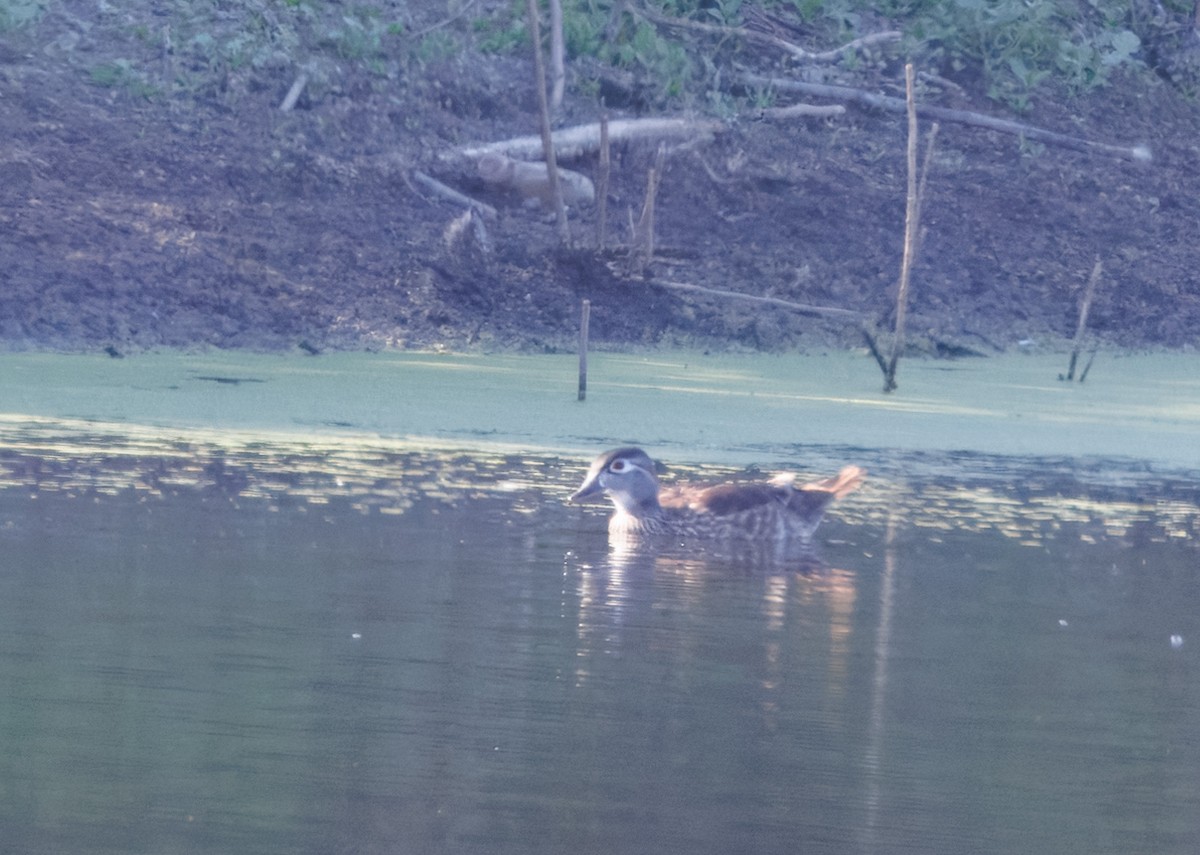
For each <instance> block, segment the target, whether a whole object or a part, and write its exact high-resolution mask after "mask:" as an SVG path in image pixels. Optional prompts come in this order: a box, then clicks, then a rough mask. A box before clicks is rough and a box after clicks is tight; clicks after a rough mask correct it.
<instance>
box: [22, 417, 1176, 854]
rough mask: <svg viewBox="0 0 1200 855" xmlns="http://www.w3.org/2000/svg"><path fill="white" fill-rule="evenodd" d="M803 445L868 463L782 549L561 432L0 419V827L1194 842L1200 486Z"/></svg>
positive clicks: (244, 845)
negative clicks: (535, 440)
mask: <svg viewBox="0 0 1200 855" xmlns="http://www.w3.org/2000/svg"><path fill="white" fill-rule="evenodd" d="M796 456H797V458H798V459H805V458H806V457H808V456H810V455H809V454H808V453H807V450H797V455H796ZM812 456H815V457H817V458H821V457H822V456H827V457H829V458H831V459H832V458H836V457H839V456H840V457H843V458H845V457H847V456H853V459H855V460H857V461H858V462H862V463H864V464H865V465H867V466H868V468H870V469H871V470H872V472H873V473H874V474H873V477H872V480H871V481H870V482H869V484H868V485H867V487H865V488H864V489H863V491H862V492H861V493H859V494H856V495H855V496H854V497H852V498H851V499H849V500H847V501H846V502H845V503H843V504H842V505H840V506H839V507H838V508H837V509H836V510H835V511H834V512H833V513H831V515H830V519H829V520H828V522H827V523H826V525H825V526H824V527H823V528H822V529H821V533H820V537H821V540H822V545H821V552H820V555H819V557H818V559H817V560H812V559H811V557H810V556H809V557H805V558H804V560H802V561H799V562H795V561H792V560H791V559H789V560H787V561H783V562H780V561H777V560H775V558H774V557H773V556H763V555H754V554H749V555H747V554H745V553H742V552H730V553H726V554H722V553H721V552H720V551H711V550H704V551H701V550H696V549H692V548H679V549H674V548H672V549H665V550H659V551H656V552H646V551H633V552H629V551H621V550H618V549H613V548H610V545H609V543H608V541H607V537H606V535H605V534H604V533H603V531H604V520H605V511H603V510H602V509H600V508H588V509H579V508H573V507H567V506H566V505H565V504H564V503H563V500H564V499H565V497H566V495H568V494H569V493H570V491H571V490H572V489H573V488H574V486H576V483H577V481H578V480H579V478H580V477H581V476H582V473H583V469H584V463H583V462H581V461H576V460H561V459H556V458H549V457H538V456H524V455H507V454H464V453H461V452H459V453H439V452H433V451H421V452H413V453H401V452H396V451H394V450H392V451H389V450H381V449H378V448H372V447H370V446H369V445H366V444H356V443H341V444H337V443H326V444H317V443H301V442H282V441H281V442H265V441H261V440H255V439H248V440H246V441H242V442H233V441H225V442H215V441H211V442H199V441H198V442H195V443H178V442H177V443H174V444H167V445H164V444H163V443H161V442H160V441H158V440H155V439H153V438H143V439H139V438H137V437H136V436H127V437H122V438H118V437H114V436H111V435H109V436H103V437H100V436H88V435H86V434H81V433H78V432H76V433H73V434H70V435H66V434H62V435H58V434H54V433H53V431H49V430H47V429H45V428H30V429H28V430H27V431H24V432H21V431H14V432H11V433H10V435H8V436H6V437H5V442H4V445H3V446H0V538H3V549H4V553H5V556H6V557H5V562H4V564H5V567H4V573H3V575H2V576H0V627H3V630H2V631H3V638H4V644H3V647H2V648H0V679H2V680H3V684H4V685H5V687H6V690H5V692H4V696H3V698H2V699H0V718H2V719H3V721H4V723H5V733H6V739H5V740H4V743H3V747H0V778H2V779H3V780H4V781H5V782H6V786H5V788H4V791H3V795H2V796H0V826H2V827H3V828H4V829H5V832H4V833H5V839H6V843H7V845H8V846H9V847H11V848H12V849H13V851H22V852H41V851H47V852H48V851H89V852H105V853H107V852H112V853H117V852H122V853H124V852H131V851H163V852H168V851H186V852H208V851H211V852H229V851H247V852H251V851H252V852H261V853H270V852H288V853H295V852H314V853H316V852H361V853H370V852H396V851H407V852H416V851H453V852H481V853H482V852H488V853H509V852H511V853H518V852H520V853H529V852H547V853H549V852H554V853H560V852H616V851H654V852H668V853H669V852H680V853H684V852H686V853H705V852H712V853H731V852H751V851H752V852H759V853H772V852H789V853H791V852H795V851H805V852H830V853H833V852H838V853H841V852H847V851H859V852H894V851H904V850H911V851H921V852H932V853H940V852H945V853H961V852H964V851H972V852H974V851H997V852H1001V851H1023V852H1039V851H1055V852H1064V851H1065V852H1087V853H1109V852H1111V853H1126V852H1130V851H1154V852H1158V853H1174V852H1178V853H1184V852H1189V853H1190V852H1194V851H1196V847H1197V845H1200V817H1198V815H1197V814H1196V811H1195V809H1194V808H1195V805H1196V804H1197V802H1198V801H1200V779H1198V778H1197V776H1196V774H1195V769H1196V768H1200V748H1197V745H1196V740H1195V738H1194V735H1195V733H1196V732H1197V730H1198V728H1200V680H1198V679H1197V677H1198V676H1200V675H1198V673H1197V671H1198V669H1197V658H1196V651H1197V649H1200V627H1198V626H1197V623H1198V621H1200V617H1198V615H1200V609H1198V608H1197V606H1198V605H1200V591H1198V587H1197V585H1198V582H1200V580H1198V579H1197V565H1198V563H1200V562H1198V561H1197V559H1198V557H1200V553H1198V551H1197V543H1198V541H1200V530H1198V525H1200V522H1198V519H1200V514H1198V509H1197V495H1196V492H1195V489H1196V488H1195V486H1194V484H1195V481H1194V480H1190V479H1189V478H1188V477H1185V476H1183V475H1157V474H1154V473H1147V472H1145V471H1139V470H1138V469H1137V468H1136V467H1135V466H1133V465H1125V466H1124V468H1123V467H1122V465H1119V464H1115V463H1111V462H1108V463H1104V464H1102V463H1101V462H1099V461H1093V462H1088V461H1083V462H1075V463H1073V462H1072V461H1067V460H1056V461H1048V460H1035V461H1014V460H1011V459H1008V460H1005V459H1002V458H981V457H974V458H969V459H962V458H954V457H949V456H941V457H938V456H926V457H925V458H923V459H920V460H916V459H911V458H910V459H896V458H882V457H879V456H878V455H872V454H870V453H868V452H853V453H852V452H849V451H846V450H839V449H820V450H815V451H814V452H813V455H812ZM675 474H676V475H678V476H680V477H700V478H709V477H711V478H716V477H720V476H723V475H726V474H729V473H728V472H727V471H719V470H715V469H679V470H677V472H676V473H675Z"/></svg>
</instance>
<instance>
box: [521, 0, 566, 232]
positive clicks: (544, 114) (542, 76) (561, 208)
mask: <svg viewBox="0 0 1200 855" xmlns="http://www.w3.org/2000/svg"><path fill="white" fill-rule="evenodd" d="M528 11H529V37H530V40H531V41H532V42H533V74H534V84H535V85H536V87H537V96H538V112H539V113H540V114H541V120H542V155H543V157H545V159H546V171H547V173H548V175H549V177H550V197H551V199H552V200H553V205H554V217H555V219H556V220H557V221H558V242H559V244H561V245H562V246H566V245H567V244H569V243H570V242H571V232H570V229H569V227H568V226H567V206H566V205H565V204H563V197H562V188H561V187H560V186H559V183H558V161H557V160H556V158H555V156H554V141H553V138H552V136H551V134H550V104H549V102H548V101H547V99H546V68H545V65H544V64H543V63H542V37H541V29H540V27H539V26H538V10H537V0H529V3H528Z"/></svg>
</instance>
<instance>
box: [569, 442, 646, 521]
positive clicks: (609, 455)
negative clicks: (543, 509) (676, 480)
mask: <svg viewBox="0 0 1200 855" xmlns="http://www.w3.org/2000/svg"><path fill="white" fill-rule="evenodd" d="M657 470H658V464H657V463H655V462H654V461H653V460H651V459H650V455H648V454H646V452H644V451H642V450H641V449H640V448H632V447H630V448H617V449H614V450H613V451H609V452H606V453H604V454H601V455H600V456H599V457H597V458H596V460H595V461H594V462H593V463H592V467H591V468H590V469H589V470H588V474H587V477H586V478H584V479H583V485H582V486H581V487H580V488H579V489H578V490H576V491H575V492H574V493H573V494H572V495H571V498H570V499H568V500H567V501H569V502H579V501H582V500H584V499H589V498H592V497H593V496H598V495H600V494H601V493H607V494H608V497H609V498H610V499H612V501H613V504H614V505H616V506H617V507H618V508H619V509H621V510H622V511H625V512H626V513H630V514H635V515H638V514H644V513H645V512H646V511H648V510H651V511H652V510H657V509H658V476H657V475H656V474H655V473H656V472H657Z"/></svg>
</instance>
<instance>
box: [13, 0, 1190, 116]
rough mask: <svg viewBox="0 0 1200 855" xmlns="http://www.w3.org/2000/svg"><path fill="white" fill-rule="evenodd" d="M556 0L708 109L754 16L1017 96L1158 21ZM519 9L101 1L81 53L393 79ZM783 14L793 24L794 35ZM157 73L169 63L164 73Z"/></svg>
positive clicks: (105, 76)
mask: <svg viewBox="0 0 1200 855" xmlns="http://www.w3.org/2000/svg"><path fill="white" fill-rule="evenodd" d="M49 2H50V0H0V30H11V29H15V28H26V29H28V28H29V27H30V25H36V22H37V21H38V20H39V19H40V18H41V17H42V12H43V10H44V9H45V8H46V6H47V4H48V3H49ZM1167 3H1168V9H1170V10H1172V11H1171V14H1175V15H1177V16H1180V17H1187V16H1188V15H1189V10H1188V9H1183V8H1182V6H1180V4H1185V5H1186V4H1188V3H1190V0H1167ZM1172 4H1173V5H1172ZM563 5H564V9H563V12H564V38H565V42H566V47H567V51H568V55H569V56H570V57H572V58H575V59H576V60H579V59H583V58H587V59H589V60H591V61H593V63H594V65H593V67H599V68H601V69H603V68H611V69H614V70H615V71H616V72H618V73H620V74H623V75H626V76H627V77H628V78H630V79H631V80H632V81H633V82H632V84H631V86H632V87H633V88H635V89H636V90H637V91H638V92H639V93H640V95H639V97H640V99H641V100H643V101H645V102H647V103H650V104H657V105H658V106H666V105H668V104H672V103H674V104H676V105H678V104H680V103H682V104H685V105H687V106H690V107H693V108H696V109H701V110H706V111H707V110H712V109H717V110H725V109H729V106H730V104H731V103H732V100H731V99H732V97H733V93H732V92H731V89H730V83H729V71H728V70H729V69H730V68H732V67H734V64H735V62H736V63H740V64H741V65H743V66H744V65H746V64H747V62H748V61H758V62H760V63H765V64H779V63H785V62H787V61H789V60H788V57H787V56H786V55H785V53H784V52H783V51H780V50H778V49H776V48H774V47H771V46H769V45H765V44H763V43H761V42H756V41H750V40H747V39H743V38H739V37H736V36H734V35H721V34H719V33H714V32H713V31H712V28H714V27H724V28H729V29H730V31H731V33H732V30H733V29H734V28H746V27H751V26H757V27H758V29H759V31H760V32H762V31H763V30H764V27H763V22H764V16H767V18H770V19H774V21H775V22H776V26H775V32H776V34H777V35H779V36H780V37H783V38H789V39H791V40H793V41H795V42H796V43H797V44H799V45H800V46H801V47H804V48H806V49H811V50H826V49H829V48H833V47H836V46H838V45H840V44H844V43H846V42H847V41H849V40H851V39H853V38H856V37H858V36H862V35H866V34H868V33H872V32H879V31H881V30H888V29H896V30H899V31H901V32H902V33H903V40H902V41H901V42H899V43H895V44H892V45H889V46H887V47H886V48H885V50H886V51H887V52H888V54H889V55H890V58H891V59H892V60H895V61H899V60H901V59H912V60H913V61H914V62H916V63H917V65H918V66H919V67H921V68H923V69H925V70H929V71H933V72H936V73H939V74H941V75H942V76H944V77H948V78H951V79H953V80H955V81H956V82H958V83H960V85H963V86H964V87H966V88H968V89H969V90H974V91H978V92H981V93H985V94H986V95H987V96H988V97H990V98H992V99H994V100H997V101H1000V102H1002V103H1005V104H1007V105H1009V106H1011V107H1012V108H1014V109H1017V110H1021V109H1024V108H1025V107H1027V106H1028V105H1029V103H1030V102H1031V99H1032V98H1033V97H1034V96H1035V94H1036V93H1037V91H1038V90H1039V89H1040V88H1042V87H1045V86H1051V85H1054V86H1057V87H1059V88H1060V89H1062V90H1066V91H1070V92H1074V93H1083V92H1087V91H1090V90H1094V89H1097V88H1100V87H1103V86H1105V85H1106V84H1107V83H1108V82H1109V80H1110V79H1111V77H1112V74H1113V73H1114V71H1116V70H1117V69H1120V68H1135V67H1137V66H1139V65H1140V64H1141V59H1140V56H1141V48H1142V44H1143V41H1144V39H1145V38H1146V36H1147V33H1148V32H1150V31H1152V30H1153V28H1154V27H1155V26H1159V24H1156V23H1154V22H1149V21H1146V20H1140V19H1139V18H1138V17H1137V15H1136V13H1135V11H1134V7H1131V6H1130V4H1128V3H1125V2H1122V0H757V2H756V3H755V4H753V7H752V6H751V5H750V4H747V3H745V2H744V0H636V2H633V3H628V2H621V0H563ZM525 9H526V0H511V2H510V4H509V5H508V6H507V7H505V8H503V9H502V10H500V11H498V12H493V13H490V14H489V15H488V16H487V17H482V18H472V17H471V15H472V14H473V13H474V10H472V9H469V8H462V7H461V6H459V7H457V8H456V5H455V4H453V3H452V4H448V6H447V8H446V9H445V12H444V18H442V19H437V18H432V19H431V18H430V17H429V16H428V15H425V16H424V17H422V18H421V19H420V20H421V23H422V26H416V25H414V24H413V20H412V18H411V16H409V15H405V14H403V13H404V11H405V9H404V7H403V6H401V7H399V8H398V7H397V6H395V5H393V4H383V3H379V2H376V3H371V2H354V0H350V2H347V3H335V2H332V0H236V2H235V3H234V4H232V6H231V4H229V3H218V2H217V0H201V2H185V0H172V2H169V3H168V4H167V6H166V8H165V9H164V10H162V11H164V12H166V14H165V15H163V16H161V17H158V16H156V17H154V18H153V19H152V20H136V16H137V14H138V13H137V11H136V7H134V8H131V9H130V10H129V11H128V13H126V14H123V15H121V16H119V17H118V16H116V15H112V14H107V13H102V14H101V18H102V20H103V21H104V24H105V25H106V26H108V27H110V28H121V30H122V32H121V34H120V35H122V36H123V37H124V38H125V39H126V43H127V44H128V45H129V47H121V48H120V51H121V55H123V56H124V57H127V58H124V59H120V60H110V61H109V62H106V63H104V64H102V65H100V66H97V67H95V68H90V69H89V75H90V79H91V80H92V81H93V82H94V83H96V84H97V85H102V86H127V87H131V86H134V85H135V84H136V85H137V88H139V90H140V92H141V94H143V95H147V96H152V95H153V91H154V90H155V89H157V90H159V91H171V90H172V89H173V88H175V87H176V86H182V88H184V89H199V88H204V87H205V86H207V85H209V84H208V83H207V82H205V81H211V80H212V79H214V78H216V77H218V76H219V77H227V76H228V75H230V74H231V73H235V72H238V71H240V70H258V69H266V68H281V67H292V68H295V67H304V68H325V69H329V70H331V71H332V70H333V69H335V67H336V68H342V69H344V68H345V67H346V66H357V67H359V68H362V69H364V70H366V71H368V72H369V73H371V74H372V75H375V76H378V77H381V78H385V79H396V78H397V77H398V76H400V75H401V74H403V73H405V71H406V70H412V69H414V68H417V69H419V68H422V67H425V66H428V65H430V64H433V63H439V62H447V61H453V60H454V59H455V58H456V57H461V56H462V55H463V54H464V52H465V51H467V50H470V49H477V50H483V51H485V52H493V53H520V52H523V51H528V45H527V35H526V30H525ZM751 9H753V15H752V14H751ZM1189 9H1190V6H1189ZM459 10H461V11H462V12H463V14H462V15H461V16H458V15H457V12H458V11H459ZM131 19H133V20H131ZM672 21H674V22H686V23H687V24H691V25H692V26H687V25H684V26H680V25H678V24H677V23H676V24H672V23H671V22H672ZM789 23H791V24H794V25H795V30H794V32H795V33H796V34H795V35H790V36H789V35H788V28H787V27H788V24H789ZM696 25H699V26H696ZM704 28H708V29H707V30H706V29H704ZM108 36H109V37H111V36H112V32H111V31H110V32H109V34H108ZM116 41H117V42H118V44H121V43H120V39H117V40H116ZM135 45H136V49H135V47H134V46H135ZM168 48H169V49H168ZM878 53H879V52H878V49H877V50H876V52H875V54H874V56H873V58H872V57H866V58H864V56H863V55H861V54H858V53H855V52H848V53H847V54H846V55H845V56H844V57H843V58H842V59H841V60H840V63H841V68H842V70H843V71H846V72H853V71H856V70H860V69H861V68H863V67H864V65H863V63H864V62H870V61H875V60H878V59H879V58H880V57H879V55H878ZM734 54H737V56H734ZM93 62H94V60H93ZM167 75H170V76H173V77H175V78H176V79H174V80H167V79H164V78H165V76H167ZM316 76H317V77H319V76H320V75H319V74H318V75H316ZM580 76H581V77H584V78H586V77H587V76H588V73H587V72H585V73H584V74H582V75H580ZM151 83H153V84H154V85H153V86H151ZM577 83H578V84H579V85H580V86H581V87H582V89H583V91H597V89H598V87H597V85H596V83H595V82H594V80H590V81H589V80H587V79H577ZM738 97H741V96H740V95H739V96H738ZM751 97H754V96H753V95H752V96H751Z"/></svg>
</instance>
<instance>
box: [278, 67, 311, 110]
mask: <svg viewBox="0 0 1200 855" xmlns="http://www.w3.org/2000/svg"><path fill="white" fill-rule="evenodd" d="M307 85H308V73H307V72H304V71H301V72H300V73H299V74H297V75H296V79H295V80H294V81H292V88H291V89H289V90H288V92H287V95H285V96H284V98H283V101H282V102H281V103H280V105H279V111H280V112H281V113H287V112H290V111H291V110H292V108H293V107H295V106H296V102H297V101H299V100H300V94H301V93H302V92H303V91H304V87H305V86H307Z"/></svg>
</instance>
